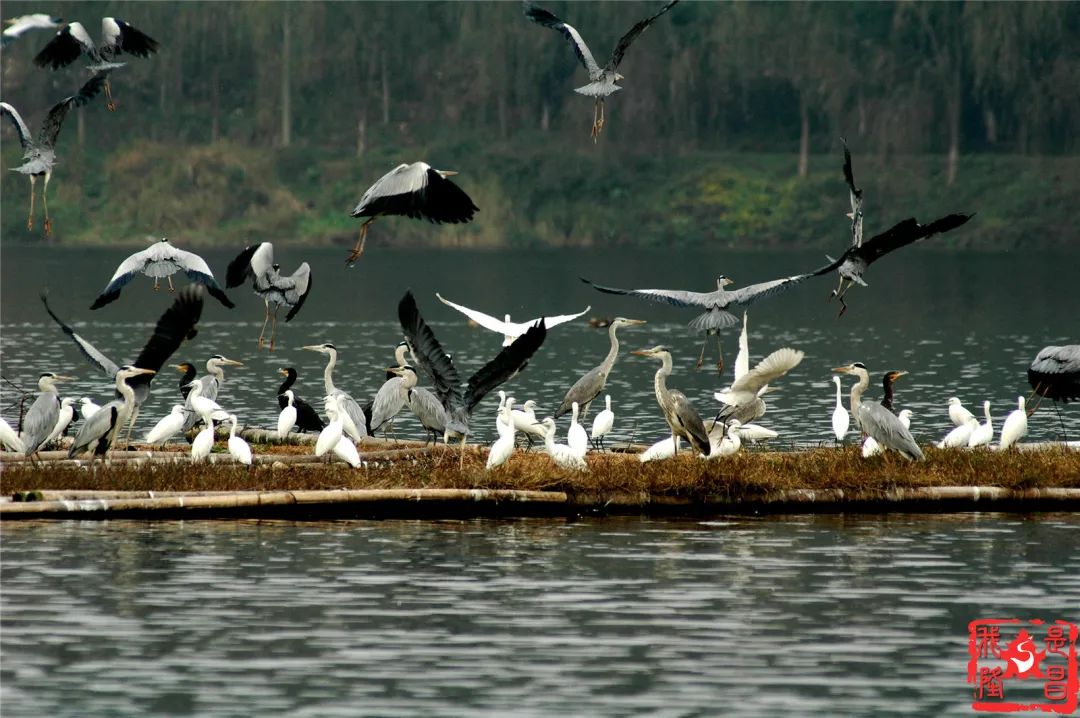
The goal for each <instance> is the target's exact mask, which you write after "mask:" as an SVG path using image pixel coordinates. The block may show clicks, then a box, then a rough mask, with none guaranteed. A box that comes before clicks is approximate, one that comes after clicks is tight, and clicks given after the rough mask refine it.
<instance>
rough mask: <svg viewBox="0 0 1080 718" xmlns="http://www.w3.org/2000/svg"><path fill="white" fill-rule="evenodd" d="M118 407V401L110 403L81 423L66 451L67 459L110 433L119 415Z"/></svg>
mask: <svg viewBox="0 0 1080 718" xmlns="http://www.w3.org/2000/svg"><path fill="white" fill-rule="evenodd" d="M120 405H121V404H120V402H118V401H110V402H109V403H108V404H105V405H104V406H102V407H101V409H100V410H98V412H97V413H96V414H94V415H93V416H91V417H90V418H89V419H87V420H86V421H84V422H83V425H82V426H81V427H79V431H78V433H76V434H75V441H73V442H72V444H71V448H70V449H68V458H72V457H74V456H76V455H77V454H80V453H82V452H83V451H86V449H88V448H89V447H90V444H92V443H94V442H95V441H97V440H98V439H100V438H101V437H103V436H105V435H106V434H108V433H109V432H110V431H112V428H113V427H114V426H115V425H116V419H117V417H118V416H119V413H120Z"/></svg>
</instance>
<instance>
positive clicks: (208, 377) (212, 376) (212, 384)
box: [183, 354, 244, 433]
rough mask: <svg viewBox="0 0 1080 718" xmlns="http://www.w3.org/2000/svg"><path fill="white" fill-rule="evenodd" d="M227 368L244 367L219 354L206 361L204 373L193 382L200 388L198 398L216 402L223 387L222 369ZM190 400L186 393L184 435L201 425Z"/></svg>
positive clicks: (241, 363) (223, 372)
mask: <svg viewBox="0 0 1080 718" xmlns="http://www.w3.org/2000/svg"><path fill="white" fill-rule="evenodd" d="M227 366H244V364H243V362H238V361H236V360H235V359H229V358H227V357H224V356H222V355H221V354H215V355H214V356H212V357H210V358H209V359H207V360H206V373H205V374H203V375H202V376H200V377H199V378H198V379H196V380H195V382H196V383H198V384H199V385H200V387H201V389H200V393H199V396H202V397H204V398H206V399H209V400H211V401H217V398H218V394H220V393H221V387H222V386H224V385H225V369H224V367H227ZM191 400H192V396H191V392H188V394H187V396H185V397H184V411H185V412H187V414H186V416H187V418H186V419H185V420H184V429H183V431H184V432H185V433H187V432H188V431H190V430H191V429H192V428H194V427H196V426H198V425H199V424H200V423H202V418H201V417H200V416H199V413H198V412H197V411H195V409H194V408H193V407H192V405H191Z"/></svg>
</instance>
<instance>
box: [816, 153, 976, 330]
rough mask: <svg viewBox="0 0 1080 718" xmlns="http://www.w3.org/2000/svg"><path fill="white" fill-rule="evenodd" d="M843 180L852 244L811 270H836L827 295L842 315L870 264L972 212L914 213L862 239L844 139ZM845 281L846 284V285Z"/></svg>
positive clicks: (858, 195)
mask: <svg viewBox="0 0 1080 718" xmlns="http://www.w3.org/2000/svg"><path fill="white" fill-rule="evenodd" d="M844 180H845V181H846V182H847V186H848V196H849V198H850V201H851V213H850V214H849V215H848V217H849V218H850V219H851V246H850V247H848V249H847V250H846V251H845V252H844V253H843V254H842V255H840V258H839V259H833V258H832V257H829V256H828V255H826V259H828V260H829V264H827V265H825V266H824V267H822V268H821V269H818V270H816V271H815V272H813V273H812V275H813V276H817V275H819V274H826V273H828V272H831V271H833V270H834V269H835V270H837V271H838V272H839V274H840V284H839V285H838V286H837V288H836V289H834V290H833V291H832V292H831V293H830V294H829V298H830V299H831V298H832V297H836V298H837V299H838V300H840V314H839V316H844V312H846V311H847V303H846V302H845V301H844V295H845V294H846V293H847V291H848V290H849V289H851V287H852V286H853V285H855V284H861V285H862V286H864V287H865V286H867V284H866V282H865V281H863V273H864V272H865V271H866V270H867V269H869V267H870V265H871V264H873V263H874V262H876V261H877V260H879V259H881V258H882V257H884V256H885V255H886V254H889V253H890V252H895V251H896V250H898V249H901V248H902V247H906V246H908V245H909V244H913V243H914V242H918V241H920V240H923V239H927V238H928V237H932V236H934V235H935V234H944V233H945V232H950V231H952V230H954V229H956V228H957V227H960V226H962V225H964V224H965V223H966V222H967V221H968V220H969V219H971V218H972V217H973V216H974V215H971V214H950V215H946V216H944V217H941V218H940V219H936V220H934V221H933V222H931V223H930V224H919V223H918V222H917V221H916V220H915V219H914V218H913V217H909V218H908V219H905V220H903V221H902V222H900V223H898V224H896V225H894V226H892V227H890V228H889V229H887V230H885V231H884V232H882V233H881V234H877V235H874V236H873V237H871V238H870V239H868V240H866V241H865V242H863V209H862V207H863V193H862V190H861V189H859V188H858V187H856V186H855V175H854V172H853V170H852V168H851V152H850V151H848V146H847V143H846V142H845V143H844ZM845 282H847V285H846V286H845V284H844V283H845Z"/></svg>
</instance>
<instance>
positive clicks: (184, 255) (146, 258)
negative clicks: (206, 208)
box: [90, 237, 235, 309]
mask: <svg viewBox="0 0 1080 718" xmlns="http://www.w3.org/2000/svg"><path fill="white" fill-rule="evenodd" d="M177 272H183V273H184V274H186V275H187V276H188V279H190V280H191V281H192V282H194V283H196V284H201V285H203V286H204V287H206V290H207V291H208V292H210V296H212V297H213V298H214V299H216V300H218V301H219V302H221V303H222V304H224V305H225V306H226V307H228V308H229V309H232V308H233V307H234V306H235V305H234V304H233V303H232V302H231V301H229V298H228V297H227V296H225V292H223V291H221V285H219V284H218V283H217V280H216V279H214V273H213V272H211V271H210V266H209V265H208V264H207V263H206V260H204V259H203V258H202V257H200V256H199V255H197V254H195V253H193V252H186V251H184V250H183V249H177V248H176V247H174V246H172V244H170V243H169V240H168V238H167V237H162V239H161V241H155V242H154V243H153V244H152V245H150V246H149V247H148V248H146V249H144V250H142V251H141V252H135V254H132V255H131V256H130V257H128V258H127V259H125V260H124V261H123V262H121V263H120V266H119V267H117V268H116V271H115V272H113V275H112V279H110V280H109V283H108V284H106V285H105V289H103V290H101V294H99V295H98V298H97V299H95V300H94V303H93V304H91V305H90V308H91V309H100V308H101V307H103V306H105V305H106V304H109V303H110V302H114V301H116V299H117V297H119V296H120V290H121V289H123V288H124V285H125V284H127V283H128V282H130V281H131V280H132V279H134V278H135V275H136V274H145V275H146V276H148V277H153V278H154V291H157V290H158V288H159V285H160V281H161V278H162V277H165V278H167V279H168V280H169V291H170V292H175V291H176V289H175V288H174V287H173V283H172V275H174V274H176V273H177Z"/></svg>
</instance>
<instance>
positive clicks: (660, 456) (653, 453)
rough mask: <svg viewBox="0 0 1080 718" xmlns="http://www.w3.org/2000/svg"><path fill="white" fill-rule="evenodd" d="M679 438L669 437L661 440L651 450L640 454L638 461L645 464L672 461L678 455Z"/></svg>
mask: <svg viewBox="0 0 1080 718" xmlns="http://www.w3.org/2000/svg"><path fill="white" fill-rule="evenodd" d="M678 444H679V437H675V438H674V439H673V438H672V437H670V436H669V437H668V438H666V439H661V440H660V441H658V442H656V443H655V444H653V445H652V446H650V447H649V448H647V449H645V451H642V452H641V453H640V454H638V461H640V462H641V463H643V464H645V463H648V462H650V461H663V460H664V459H670V458H671V457H672V456H675V454H676V453H678V450H679V449H678Z"/></svg>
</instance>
